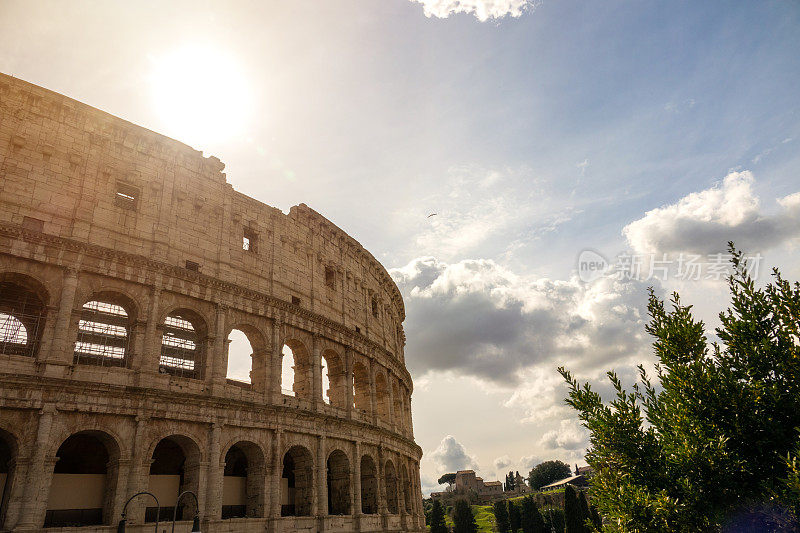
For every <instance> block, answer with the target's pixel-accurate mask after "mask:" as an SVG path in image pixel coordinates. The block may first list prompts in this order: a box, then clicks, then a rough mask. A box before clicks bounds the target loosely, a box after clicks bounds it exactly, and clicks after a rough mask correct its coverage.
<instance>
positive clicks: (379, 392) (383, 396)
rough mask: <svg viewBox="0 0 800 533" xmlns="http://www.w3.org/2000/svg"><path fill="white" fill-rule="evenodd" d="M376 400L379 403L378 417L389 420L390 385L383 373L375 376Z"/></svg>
mask: <svg viewBox="0 0 800 533" xmlns="http://www.w3.org/2000/svg"><path fill="white" fill-rule="evenodd" d="M375 401H376V403H377V409H378V417H379V418H381V419H382V420H384V421H387V422H388V421H389V386H388V385H387V384H386V378H385V377H384V375H383V374H377V375H376V376H375Z"/></svg>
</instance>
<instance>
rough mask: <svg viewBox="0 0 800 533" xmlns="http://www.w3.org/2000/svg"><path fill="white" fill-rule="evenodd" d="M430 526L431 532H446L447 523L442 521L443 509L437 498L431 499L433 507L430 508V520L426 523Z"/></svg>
mask: <svg viewBox="0 0 800 533" xmlns="http://www.w3.org/2000/svg"><path fill="white" fill-rule="evenodd" d="M428 525H429V526H430V527H431V533H447V525H445V521H444V509H442V503H441V502H440V501H439V500H433V509H431V521H430V523H429V524H428Z"/></svg>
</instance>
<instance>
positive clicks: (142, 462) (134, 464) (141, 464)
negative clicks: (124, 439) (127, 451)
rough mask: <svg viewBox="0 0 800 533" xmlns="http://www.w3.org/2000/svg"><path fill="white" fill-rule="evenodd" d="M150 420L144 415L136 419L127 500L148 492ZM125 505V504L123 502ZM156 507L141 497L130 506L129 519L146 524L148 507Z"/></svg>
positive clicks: (145, 497) (147, 499)
mask: <svg viewBox="0 0 800 533" xmlns="http://www.w3.org/2000/svg"><path fill="white" fill-rule="evenodd" d="M148 421H149V418H148V417H146V416H143V415H139V416H137V417H136V430H135V436H134V439H133V449H132V450H131V454H132V455H131V465H130V469H129V474H128V487H127V489H126V495H125V499H126V500H127V499H128V498H130V497H131V496H133V495H134V494H136V493H137V492H141V491H143V490H147V488H148V485H149V481H150V479H149V478H150V462H151V458H150V457H146V455H145V454H147V447H148V442H147V438H146V436H147V423H148ZM123 504H124V502H123ZM148 505H150V506H153V505H155V502H153V500H152V499H151V498H150V497H149V496H140V497H138V498H136V499H135V500H133V501H132V502H131V503H130V505H128V518H129V520H130V521H131V522H135V523H137V524H143V523H144V512H145V509H146V508H147V506H148Z"/></svg>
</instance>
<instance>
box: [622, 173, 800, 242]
mask: <svg viewBox="0 0 800 533" xmlns="http://www.w3.org/2000/svg"><path fill="white" fill-rule="evenodd" d="M753 184H754V179H753V174H752V173H751V172H749V171H742V172H731V173H729V174H728V175H727V176H725V179H723V180H722V183H721V184H720V185H718V186H715V187H711V188H710V189H706V190H703V191H700V192H696V193H692V194H689V195H688V196H685V197H683V198H681V199H680V200H678V202H676V203H674V204H671V205H667V206H663V207H659V208H657V209H653V210H652V211H648V212H647V213H645V215H644V216H643V217H642V218H640V219H639V220H636V221H634V222H631V223H630V224H628V225H627V226H625V227H624V228H623V230H622V233H623V235H624V236H625V238H626V239H627V240H628V244H629V245H630V246H631V247H632V248H633V249H634V250H635V251H636V252H637V253H640V254H651V253H658V254H661V253H678V252H687V253H699V254H707V253H715V252H720V251H724V250H725V248H726V243H727V242H728V241H731V240H732V241H734V242H735V243H736V246H737V247H739V248H741V249H743V250H746V251H748V252H763V251H765V250H767V249H768V248H772V247H774V246H777V245H779V244H782V243H784V242H786V241H788V240H791V239H796V238H798V237H800V193H795V194H792V195H789V196H786V197H784V198H780V199H778V200H777V203H778V210H777V212H776V213H774V214H770V213H767V212H765V211H764V210H763V209H762V207H761V202H760V200H759V198H758V197H757V196H756V195H755V193H754V192H753Z"/></svg>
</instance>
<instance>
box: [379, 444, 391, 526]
mask: <svg viewBox="0 0 800 533" xmlns="http://www.w3.org/2000/svg"><path fill="white" fill-rule="evenodd" d="M377 475H378V513H379V514H382V515H387V514H388V513H389V508H388V506H387V497H388V496H387V493H386V477H385V476H386V464H385V459H384V455H383V446H379V447H378V472H377Z"/></svg>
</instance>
